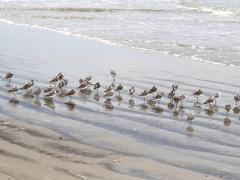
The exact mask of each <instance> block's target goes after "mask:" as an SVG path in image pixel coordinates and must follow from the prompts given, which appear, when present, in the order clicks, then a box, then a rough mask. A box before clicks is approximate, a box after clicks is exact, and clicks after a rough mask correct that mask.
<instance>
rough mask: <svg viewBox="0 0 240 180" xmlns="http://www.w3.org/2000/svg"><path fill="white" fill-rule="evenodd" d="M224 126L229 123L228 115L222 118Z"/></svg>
mask: <svg viewBox="0 0 240 180" xmlns="http://www.w3.org/2000/svg"><path fill="white" fill-rule="evenodd" d="M223 124H224V126H230V125H231V119H229V118H228V117H225V118H224V121H223Z"/></svg>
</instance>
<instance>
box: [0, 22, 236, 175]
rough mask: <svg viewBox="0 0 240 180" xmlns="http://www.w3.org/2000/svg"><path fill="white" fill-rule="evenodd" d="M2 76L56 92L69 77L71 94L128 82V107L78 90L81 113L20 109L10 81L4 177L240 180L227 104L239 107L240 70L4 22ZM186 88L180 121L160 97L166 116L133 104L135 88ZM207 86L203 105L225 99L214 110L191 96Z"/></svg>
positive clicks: (23, 105)
mask: <svg viewBox="0 0 240 180" xmlns="http://www.w3.org/2000/svg"><path fill="white" fill-rule="evenodd" d="M0 32H1V33H0V41H1V45H0V75H1V76H4V75H5V74H6V73H7V72H9V71H11V72H14V78H13V80H12V82H11V84H13V85H18V86H21V85H23V84H25V83H26V82H28V81H29V80H31V79H33V80H34V81H35V82H36V84H37V85H39V86H41V87H48V86H49V80H50V79H51V78H52V77H53V76H54V75H55V74H57V73H59V72H62V73H64V75H65V76H66V78H67V79H68V80H69V85H68V88H69V89H71V88H75V87H77V86H78V79H79V78H81V77H82V78H83V77H86V76H88V75H92V76H93V81H94V82H96V81H100V82H101V83H102V86H103V88H102V89H101V90H100V93H102V94H103V89H104V88H105V87H107V86H108V85H109V84H110V83H111V82H112V77H111V76H110V75H109V72H110V70H111V69H114V70H116V72H117V74H118V76H117V77H116V83H117V84H118V83H122V84H123V85H124V89H125V91H123V92H122V97H123V101H121V102H118V101H117V100H116V99H114V100H113V106H114V109H113V110H106V109H105V108H104V106H103V105H104V100H105V98H101V99H100V100H99V101H96V100H94V99H93V95H89V96H86V95H82V94H81V93H77V94H76V95H75V96H74V97H73V98H72V100H73V101H74V103H75V107H74V108H70V107H67V106H66V104H65V102H66V101H67V99H66V98H61V97H56V98H55V99H54V101H53V102H52V103H48V102H45V101H44V100H43V99H42V97H40V103H39V102H38V103H36V102H35V100H34V99H31V98H28V97H25V96H24V95H23V94H22V93H20V94H18V95H17V98H18V99H19V102H20V103H19V104H17V105H13V104H10V103H9V100H10V98H11V97H12V95H11V94H9V93H7V89H8V88H9V87H8V83H7V82H6V81H4V80H2V81H1V82H0V104H1V105H0V179H1V180H8V179H9V180H10V179H16V180H66V179H67V180H72V179H73V180H74V179H90V180H92V179H108V180H115V179H116V180H120V179H152V180H155V179H156V180H157V179H163V180H168V179H169V180H170V179H171V180H177V179H179V180H181V179H186V180H187V179H188V180H192V179H199V180H202V179H227V180H230V179H233V180H237V179H239V178H240V172H239V165H240V157H239V153H240V146H239V144H240V139H239V136H240V132H239V127H240V121H239V118H238V114H234V113H230V114H229V118H230V119H231V124H230V126H225V125H224V118H225V111H224V105H225V104H227V103H231V104H232V105H234V100H233V96H234V95H235V94H236V93H238V92H239V87H240V86H239V85H238V84H237V82H238V80H239V75H240V71H239V67H234V66H222V65H216V64H207V63H203V62H198V61H193V60H191V59H188V58H180V57H174V56H169V55H164V54H161V53H159V52H151V51H143V50H137V49H132V48H128V47H119V46H113V45H111V44H106V43H103V42H98V41H94V40H89V39H81V38H76V37H72V36H68V35H64V34H61V33H56V32H53V31H49V30H44V29H40V28H31V27H27V26H15V25H11V24H6V23H3V22H0ZM173 83H177V84H179V92H178V94H179V95H180V94H184V95H185V96H186V97H187V99H186V101H184V102H183V104H184V108H183V109H182V111H181V112H180V114H179V115H178V116H174V115H173V111H172V110H171V109H169V108H168V107H167V103H168V101H169V100H168V99H167V98H165V99H163V100H162V101H161V104H160V106H161V108H162V109H163V112H161V113H157V112H155V111H154V109H152V108H151V107H150V106H149V107H148V108H147V109H142V108H141V106H140V105H141V104H142V102H143V99H142V98H141V97H138V96H136V97H134V100H135V106H134V107H133V108H130V107H129V104H128V100H129V96H128V92H127V89H129V87H131V86H135V87H136V91H137V92H138V93H139V92H141V91H142V90H143V89H145V88H151V87H152V86H153V85H156V86H157V87H158V88H159V89H160V90H161V91H164V92H166V93H167V92H169V90H170V87H171V85H172V84H173ZM198 88H201V89H203V90H204V95H203V96H202V97H201V98H200V101H204V100H205V99H206V98H207V97H208V96H210V95H211V94H213V93H214V92H216V91H220V92H221V93H222V98H221V99H220V100H219V101H218V106H217V107H216V109H215V110H214V112H213V113H209V107H208V105H206V106H205V105H203V106H202V107H201V108H198V107H195V106H194V105H193V104H194V102H195V101H196V99H195V97H193V96H192V92H193V91H195V90H197V89H198ZM191 112H192V113H194V114H195V115H196V118H195V120H194V121H193V123H192V127H193V129H194V131H193V132H192V133H191V134H189V133H188V132H187V130H186V128H187V127H188V123H187V122H186V114H187V113H191Z"/></svg>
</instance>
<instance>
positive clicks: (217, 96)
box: [214, 92, 221, 105]
mask: <svg viewBox="0 0 240 180" xmlns="http://www.w3.org/2000/svg"><path fill="white" fill-rule="evenodd" d="M220 97H221V93H220V92H215V93H214V101H215V105H216V104H217V99H219V98H220Z"/></svg>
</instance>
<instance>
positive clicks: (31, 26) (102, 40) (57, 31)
mask: <svg viewBox="0 0 240 180" xmlns="http://www.w3.org/2000/svg"><path fill="white" fill-rule="evenodd" d="M0 22H2V23H5V24H8V25H14V26H22V27H28V28H33V29H38V30H43V31H49V32H54V33H59V34H62V35H64V36H67V37H73V38H79V39H80V40H89V41H97V42H100V43H103V44H105V45H109V46H116V47H120V48H121V47H123V48H131V49H134V50H140V51H147V52H150V53H158V54H161V55H163V56H170V57H176V58H179V59H184V60H189V61H193V62H200V63H203V64H207V65H208V64H210V65H211V64H212V65H218V66H226V67H237V68H238V67H240V66H237V65H234V64H224V63H218V62H214V61H208V60H203V59H198V58H195V57H183V56H180V55H178V54H169V53H168V52H161V51H157V50H154V49H145V48H139V47H134V46H127V45H124V44H117V43H113V42H110V41H109V40H104V39H99V38H94V37H89V36H83V35H82V36H79V35H73V34H71V33H69V32H65V31H64V30H57V29H51V28H47V27H41V26H34V25H29V24H17V23H14V22H12V21H9V20H5V19H0Z"/></svg>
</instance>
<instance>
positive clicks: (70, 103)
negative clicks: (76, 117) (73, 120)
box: [65, 100, 76, 111]
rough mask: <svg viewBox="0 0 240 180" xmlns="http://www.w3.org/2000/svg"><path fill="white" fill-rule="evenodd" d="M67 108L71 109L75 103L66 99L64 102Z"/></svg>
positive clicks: (74, 106)
mask: <svg viewBox="0 0 240 180" xmlns="http://www.w3.org/2000/svg"><path fill="white" fill-rule="evenodd" d="M65 104H66V106H67V108H68V110H70V111H73V110H74V109H75V108H76V104H75V103H74V102H73V101H71V100H70V101H68V102H66V103H65Z"/></svg>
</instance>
